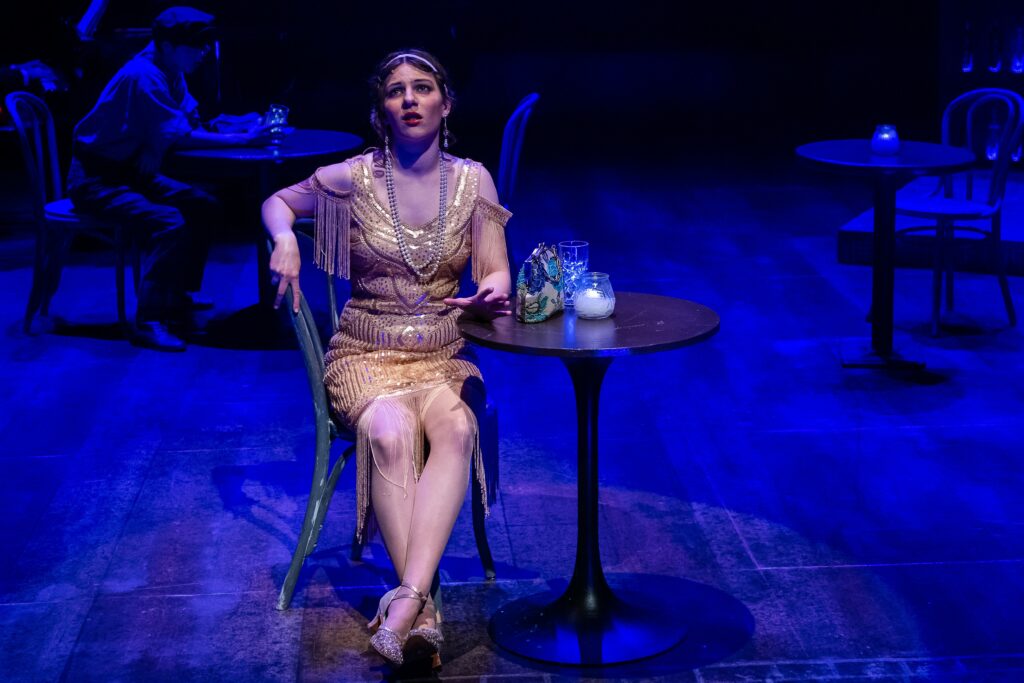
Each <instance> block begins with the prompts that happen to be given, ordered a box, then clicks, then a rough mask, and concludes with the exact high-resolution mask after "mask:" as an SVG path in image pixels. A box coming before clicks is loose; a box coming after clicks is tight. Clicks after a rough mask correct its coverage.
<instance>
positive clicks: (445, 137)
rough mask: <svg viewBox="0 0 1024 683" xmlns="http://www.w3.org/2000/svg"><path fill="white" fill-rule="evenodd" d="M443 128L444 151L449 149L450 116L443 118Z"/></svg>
mask: <svg viewBox="0 0 1024 683" xmlns="http://www.w3.org/2000/svg"><path fill="white" fill-rule="evenodd" d="M441 128H442V131H443V134H444V151H446V152H447V151H448V117H447V116H445V117H444V118H442V119H441Z"/></svg>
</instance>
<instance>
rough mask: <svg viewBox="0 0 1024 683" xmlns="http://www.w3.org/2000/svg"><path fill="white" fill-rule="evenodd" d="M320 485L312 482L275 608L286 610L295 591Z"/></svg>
mask: <svg viewBox="0 0 1024 683" xmlns="http://www.w3.org/2000/svg"><path fill="white" fill-rule="evenodd" d="M321 492H322V489H321V487H319V486H317V482H316V481H314V482H313V488H312V490H311V491H310V492H309V501H308V502H307V503H306V517H305V519H304V520H303V521H302V532H301V533H300V534H299V540H298V543H296V544H295V552H294V553H293V554H292V562H291V564H290V565H289V566H288V573H287V574H286V575H285V577H284V584H283V585H282V586H281V594H280V595H279V596H278V598H277V609H279V610H286V609H288V606H289V605H290V604H291V602H292V594H293V593H295V584H296V583H297V582H298V580H299V572H300V571H301V570H302V563H303V562H304V561H305V559H306V547H307V546H308V545H309V538H310V536H312V535H313V520H314V518H315V517H316V509H317V506H318V505H319V503H320V493H321Z"/></svg>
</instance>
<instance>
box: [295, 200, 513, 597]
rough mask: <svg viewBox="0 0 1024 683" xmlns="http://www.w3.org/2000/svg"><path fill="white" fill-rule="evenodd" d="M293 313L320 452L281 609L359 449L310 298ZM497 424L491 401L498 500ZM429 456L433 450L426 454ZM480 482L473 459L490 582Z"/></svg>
mask: <svg viewBox="0 0 1024 683" xmlns="http://www.w3.org/2000/svg"><path fill="white" fill-rule="evenodd" d="M311 228H312V221H308V220H303V221H298V222H297V223H296V230H295V232H296V234H297V235H302V236H304V237H309V238H311V237H312V235H311V233H310V230H311ZM325 279H326V281H327V299H328V302H329V308H330V315H331V324H332V327H333V331H334V332H336V331H337V329H338V321H339V315H338V307H337V295H336V293H335V289H334V282H333V278H332V277H331V276H330V275H327V274H325ZM284 301H285V302H290V301H292V291H291V288H289V289H288V292H287V293H286V294H285V298H284ZM282 307H286V308H287V309H288V312H289V313H290V315H291V320H292V325H293V326H294V328H295V337H296V339H297V341H298V344H299V350H300V351H301V352H302V359H303V361H304V362H305V365H306V377H307V379H308V380H309V390H310V394H311V395H312V399H313V416H314V420H315V426H316V455H315V460H314V463H313V484H312V487H311V488H310V491H309V499H308V501H307V502H306V515H305V519H304V520H303V522H302V531H301V532H300V533H299V540H298V544H297V545H296V547H295V552H294V553H293V555H292V561H291V564H290V566H289V567H288V573H287V574H286V575H285V579H284V583H283V585H282V586H281V594H280V596H279V597H278V600H277V609H279V610H286V609H288V607H289V605H290V604H291V601H292V595H293V594H294V592H295V584H296V583H297V582H298V579H299V574H300V572H301V570H302V565H303V563H304V562H305V560H306V558H307V557H309V555H310V554H311V553H312V552H313V551H314V550H315V549H316V545H317V541H318V540H319V538H320V531H321V530H322V529H323V524H324V518H325V516H326V514H327V508H328V507H329V506H330V503H331V497H332V496H333V495H334V489H335V487H336V486H337V483H338V477H339V476H340V475H341V471H342V470H343V469H344V468H345V465H346V464H347V463H348V461H349V460H350V459H351V458H352V455H353V454H354V453H355V440H356V435H355V434H354V433H352V431H350V430H349V429H347V428H346V427H345V426H344V425H343V424H342V423H341V422H340V421H339V420H337V419H335V417H334V415H333V414H332V413H331V405H330V400H329V399H328V396H327V389H326V387H325V386H324V346H323V342H322V340H321V337H320V332H319V330H318V329H317V325H316V321H315V320H314V318H313V312H312V310H311V309H310V307H309V304H308V303H307V301H306V298H305V297H304V296H303V295H302V294H301V293H300V294H299V312H298V313H295V312H294V311H293V310H292V307H291V306H290V305H288V306H284V305H282ZM497 427H498V425H497V413H496V411H495V410H494V408H493V406H492V405H491V404H490V403H488V404H487V410H486V414H485V416H484V418H483V420H482V421H481V424H480V446H481V449H482V451H483V456H484V469H485V471H486V473H487V495H488V497H489V498H490V500H492V501H493V500H494V499H495V497H496V495H497V485H498V466H497V465H498V428H497ZM336 441H338V442H342V443H344V444H345V446H344V448H343V450H342V452H341V454H340V455H339V456H338V457H337V458H336V459H335V460H334V462H333V464H332V463H331V450H332V446H333V444H334V442H336ZM427 457H428V458H429V450H428V456H427ZM475 482H476V463H472V464H471V470H470V490H471V491H472V509H473V535H474V537H475V539H476V547H477V553H478V554H479V556H480V562H481V564H482V565H483V570H484V576H485V577H486V579H487V580H488V581H492V580H494V578H495V576H496V574H495V571H494V559H493V556H492V555H491V549H490V545H489V544H488V542H487V530H486V527H485V525H484V506H483V494H482V493H481V491H480V487H479V486H476V485H475ZM351 556H352V559H353V560H356V561H358V560H359V559H360V558H361V557H362V543H361V542H359V541H358V540H357V539H356V538H355V535H354V534H353V540H352V555H351ZM431 593H432V594H433V597H434V602H435V604H436V606H437V609H438V610H440V609H441V596H440V590H439V580H438V577H437V576H435V577H434V582H433V586H432V588H431Z"/></svg>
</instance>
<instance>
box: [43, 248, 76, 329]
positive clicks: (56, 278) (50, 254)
mask: <svg viewBox="0 0 1024 683" xmlns="http://www.w3.org/2000/svg"><path fill="white" fill-rule="evenodd" d="M70 248H71V236H70V235H66V234H60V235H56V236H55V235H54V233H53V231H50V230H47V236H46V256H45V258H46V266H45V268H44V271H45V272H46V289H45V290H44V292H43V301H42V304H41V306H40V312H41V313H42V314H43V315H49V314H50V299H52V298H53V295H54V294H56V293H57V286H58V285H60V276H61V273H62V272H63V271H64V260H65V258H67V253H68V250H69V249H70Z"/></svg>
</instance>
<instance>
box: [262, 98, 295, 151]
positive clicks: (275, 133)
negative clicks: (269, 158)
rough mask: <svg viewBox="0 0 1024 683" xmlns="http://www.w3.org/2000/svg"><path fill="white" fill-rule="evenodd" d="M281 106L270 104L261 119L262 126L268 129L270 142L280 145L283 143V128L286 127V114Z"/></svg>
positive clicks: (287, 110)
mask: <svg viewBox="0 0 1024 683" xmlns="http://www.w3.org/2000/svg"><path fill="white" fill-rule="evenodd" d="M289 111H290V110H289V109H288V107H286V106H284V105H283V104H271V105H270V107H269V108H268V109H267V114H266V116H264V117H263V125H264V126H269V128H270V142H271V143H272V144H275V145H280V144H281V142H283V141H284V128H285V126H287V125H288V112H289Z"/></svg>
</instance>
